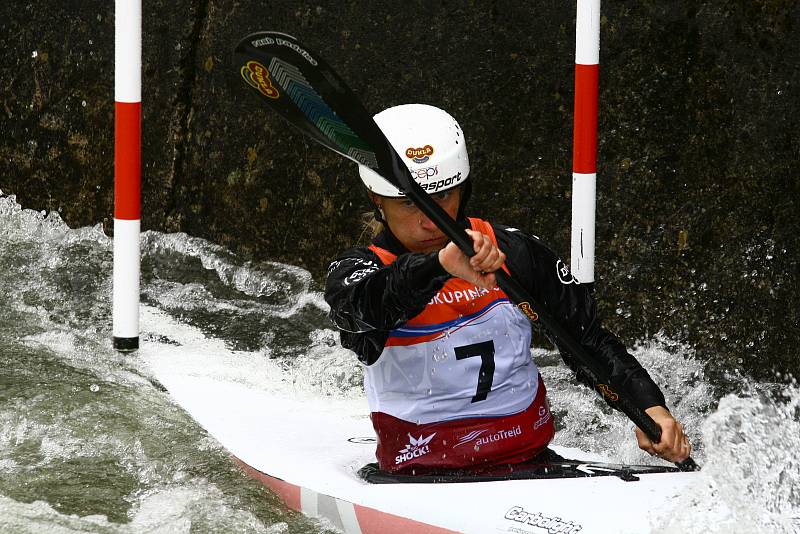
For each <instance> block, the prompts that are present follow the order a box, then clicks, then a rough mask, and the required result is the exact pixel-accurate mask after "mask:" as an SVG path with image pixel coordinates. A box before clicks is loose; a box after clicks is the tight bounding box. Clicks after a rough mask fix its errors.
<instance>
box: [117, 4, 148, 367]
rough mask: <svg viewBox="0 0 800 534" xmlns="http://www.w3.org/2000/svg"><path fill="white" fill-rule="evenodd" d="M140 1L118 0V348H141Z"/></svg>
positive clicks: (122, 349)
mask: <svg viewBox="0 0 800 534" xmlns="http://www.w3.org/2000/svg"><path fill="white" fill-rule="evenodd" d="M141 71H142V2H141V0H116V1H115V21H114V274H113V283H114V289H113V299H112V300H113V336H114V348H115V349H117V350H119V351H123V352H126V351H132V350H136V349H138V348H139V261H140V260H139V231H140V218H141V185H140V183H141V96H142V77H141Z"/></svg>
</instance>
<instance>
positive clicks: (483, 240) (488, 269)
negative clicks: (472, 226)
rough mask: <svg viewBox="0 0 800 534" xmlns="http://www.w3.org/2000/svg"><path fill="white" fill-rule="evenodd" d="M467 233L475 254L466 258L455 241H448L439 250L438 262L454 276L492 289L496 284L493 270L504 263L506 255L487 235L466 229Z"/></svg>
mask: <svg viewBox="0 0 800 534" xmlns="http://www.w3.org/2000/svg"><path fill="white" fill-rule="evenodd" d="M467 234H469V236H470V237H471V238H472V246H473V250H475V255H474V256H472V257H471V258H467V257H466V256H465V255H464V253H463V252H461V250H460V249H459V248H458V246H457V245H456V244H455V243H453V242H450V243H448V244H447V246H445V247H444V248H443V249H441V250H440V251H439V263H441V264H442V267H444V269H445V271H447V272H448V273H450V274H452V275H453V276H455V277H458V278H463V279H464V280H466V281H467V282H472V283H473V284H475V285H477V286H479V287H482V288H483V289H492V288H493V287H495V286H496V285H497V280H496V279H495V276H494V272H495V271H496V270H497V269H499V268H500V267H501V266H502V265H503V263H505V261H506V255H505V254H503V252H502V251H501V250H500V249H499V248H497V247H496V246H495V245H494V243H492V240H491V239H489V237H488V236H486V235H484V234H482V233H480V232H475V231H473V230H467Z"/></svg>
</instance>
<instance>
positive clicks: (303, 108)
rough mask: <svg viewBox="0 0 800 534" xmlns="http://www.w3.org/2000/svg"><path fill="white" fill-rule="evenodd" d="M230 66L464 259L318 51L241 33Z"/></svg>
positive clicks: (617, 393)
mask: <svg viewBox="0 0 800 534" xmlns="http://www.w3.org/2000/svg"><path fill="white" fill-rule="evenodd" d="M234 61H235V66H236V68H237V69H238V72H239V74H240V75H241V77H242V79H243V80H244V82H245V83H246V84H247V85H248V86H250V87H251V88H252V89H253V90H254V91H255V92H257V93H258V94H259V95H260V96H261V97H262V101H265V102H266V103H267V104H269V105H270V107H271V108H272V109H273V110H275V111H277V112H278V113H279V114H280V115H281V116H282V117H283V118H284V119H286V120H287V121H288V122H289V123H290V124H292V125H293V126H294V127H296V128H297V129H299V130H300V131H301V132H303V133H304V134H306V135H308V136H309V137H311V138H312V139H313V140H315V141H316V142H318V143H320V144H321V145H323V146H325V147H326V148H329V149H330V150H333V151H335V152H337V153H339V154H340V155H342V156H344V157H347V158H349V159H351V160H353V161H355V162H356V163H359V164H361V165H366V166H369V167H371V168H373V169H374V170H376V171H377V172H378V173H379V174H380V175H381V176H382V177H384V179H386V180H387V181H389V182H390V183H392V184H394V185H395V186H396V187H398V188H399V189H401V190H402V191H403V192H404V193H405V194H406V195H407V196H408V198H410V199H411V200H412V202H414V204H415V205H416V206H417V207H418V208H419V209H420V210H421V211H422V212H423V213H424V214H425V215H426V216H427V217H428V218H430V219H431V221H433V223H434V224H436V226H438V227H439V229H441V230H442V232H444V234H445V235H447V237H448V238H449V239H450V240H451V241H453V242H454V243H455V244H456V245H457V246H458V248H459V249H460V250H461V251H462V252H463V253H464V254H466V255H467V256H469V257H471V256H474V255H475V251H474V249H473V244H472V240H471V239H470V237H469V235H468V234H467V233H466V232H465V231H464V229H463V228H460V227H459V226H458V225H457V224H456V222H455V221H454V220H453V219H452V218H451V217H450V216H449V215H448V214H447V213H446V212H445V211H444V210H443V209H442V208H441V207H440V206H439V205H438V204H437V203H436V202H434V201H433V200H432V199H431V197H430V196H429V195H428V194H427V193H426V192H425V191H424V190H423V189H422V187H421V186H420V185H419V184H418V183H417V182H416V181H415V180H414V179H413V177H412V176H411V172H410V171H409V170H408V167H406V165H405V163H404V162H403V160H402V158H401V157H400V155H399V154H398V153H397V152H396V151H395V150H394V148H393V147H392V145H391V144H390V143H389V141H388V140H387V139H386V137H385V136H384V134H383V132H382V131H381V130H380V128H378V125H377V124H376V123H375V121H374V120H373V119H372V116H371V114H370V113H369V112H368V111H367V110H366V109H365V108H364V106H363V105H362V104H361V102H360V100H359V99H358V97H356V95H355V93H353V92H352V91H351V90H350V89H349V88H348V87H347V84H345V82H344V80H342V79H341V78H340V77H339V76H338V75H337V74H336V72H335V71H334V70H333V69H331V68H330V67H329V66H328V65H327V64H326V63H325V62H324V61H323V60H322V59H321V58H320V57H319V56H318V55H317V54H315V53H312V52H311V51H309V50H308V48H307V47H305V46H304V45H303V44H301V43H300V42H298V41H297V39H295V38H294V37H292V36H290V35H287V34H283V33H279V32H257V33H254V34H251V35H248V36H247V37H245V38H244V39H242V41H240V42H239V44H238V45H237V47H236V50H235V54H234ZM495 276H496V278H497V282H498V285H499V286H500V288H501V289H502V290H503V291H505V293H506V294H507V295H508V296H509V298H510V299H511V301H512V302H514V304H515V305H516V306H517V307H518V308H519V309H520V310H521V311H522V313H524V314H525V316H526V317H528V319H529V320H530V321H531V322H533V323H534V324H540V325H541V326H542V327H544V328H545V329H546V330H547V331H549V332H550V333H551V334H552V335H553V337H554V338H555V339H556V341H557V343H558V345H559V348H561V349H562V350H566V351H567V352H569V353H570V354H571V355H572V357H573V359H574V361H575V362H576V363H577V364H578V367H579V369H580V371H581V372H582V373H583V374H585V375H586V376H587V377H588V378H589V379H590V381H591V382H592V383H594V384H596V388H597V390H598V392H600V394H602V395H603V396H604V397H605V398H606V399H607V400H608V401H609V403H610V404H612V405H613V406H615V407H617V408H618V409H619V410H621V411H622V412H623V413H625V414H626V415H627V416H628V417H629V418H630V419H631V420H632V421H633V422H634V424H636V426H638V427H639V428H641V429H642V431H644V433H645V434H646V435H647V437H648V438H649V439H650V440H651V441H653V442H654V443H658V442H659V441H660V439H661V428H660V427H659V426H658V424H656V422H655V421H654V420H653V419H652V418H651V417H650V416H649V415H648V414H647V413H646V412H645V411H644V410H642V409H641V408H639V407H638V406H637V405H636V404H634V403H633V402H632V400H631V396H630V394H629V393H628V392H627V391H625V389H624V388H620V387H618V386H614V387H612V385H611V384H610V377H609V375H608V371H607V370H606V369H604V368H603V366H602V364H600V363H599V362H597V361H596V360H595V359H594V358H592V356H591V355H590V354H589V353H588V352H587V351H586V349H585V348H584V347H583V346H582V345H581V344H580V343H578V342H577V340H575V338H574V336H573V335H572V334H571V333H570V332H568V331H567V330H566V329H565V328H564V327H563V326H562V325H561V324H560V323H559V322H558V321H557V320H555V319H553V318H552V317H551V316H550V315H549V314H547V312H546V311H545V310H544V309H543V308H542V307H541V306H539V305H538V304H537V303H536V302H535V301H534V299H533V298H532V297H531V296H530V295H529V294H528V292H527V291H526V290H525V289H524V288H523V287H522V286H521V285H520V284H519V283H518V282H517V281H516V280H515V279H514V278H511V277H510V276H508V275H507V274H506V272H505V271H504V270H502V269H500V270H498V271H496V273H495ZM676 465H677V466H678V468H680V469H681V470H685V471H692V470H696V469H698V467H697V464H695V463H694V461H693V460H692V459H691V458H687V459H686V460H684V461H683V462H681V463H676Z"/></svg>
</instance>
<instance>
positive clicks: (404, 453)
mask: <svg viewBox="0 0 800 534" xmlns="http://www.w3.org/2000/svg"><path fill="white" fill-rule="evenodd" d="M435 435H436V432H434V433H433V434H431V435H430V436H428V437H427V438H423V437H422V434H420V435H419V438H415V437H414V436H412V435H411V434H409V435H408V445H406V446H405V447H403V448H402V449H400V452H399V454H398V455H397V456H395V457H394V463H395V465H399V464H402V463H403V462H407V461H409V460H413V459H414V458H419V457H421V456H425V455H426V454H428V453H429V452H431V446H430V442H431V440H432V439H433V436H435Z"/></svg>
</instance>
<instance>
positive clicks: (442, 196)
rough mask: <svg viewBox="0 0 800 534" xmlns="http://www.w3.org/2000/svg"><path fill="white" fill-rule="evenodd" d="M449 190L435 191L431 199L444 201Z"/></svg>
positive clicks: (448, 194)
mask: <svg viewBox="0 0 800 534" xmlns="http://www.w3.org/2000/svg"><path fill="white" fill-rule="evenodd" d="M451 192H452V191H450V190H447V191H442V192H441V193H435V194H434V195H433V200H435V201H436V202H439V203H440V204H441V203H442V202H444V201H445V200H447V199H448V197H449V196H450V193H451Z"/></svg>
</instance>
